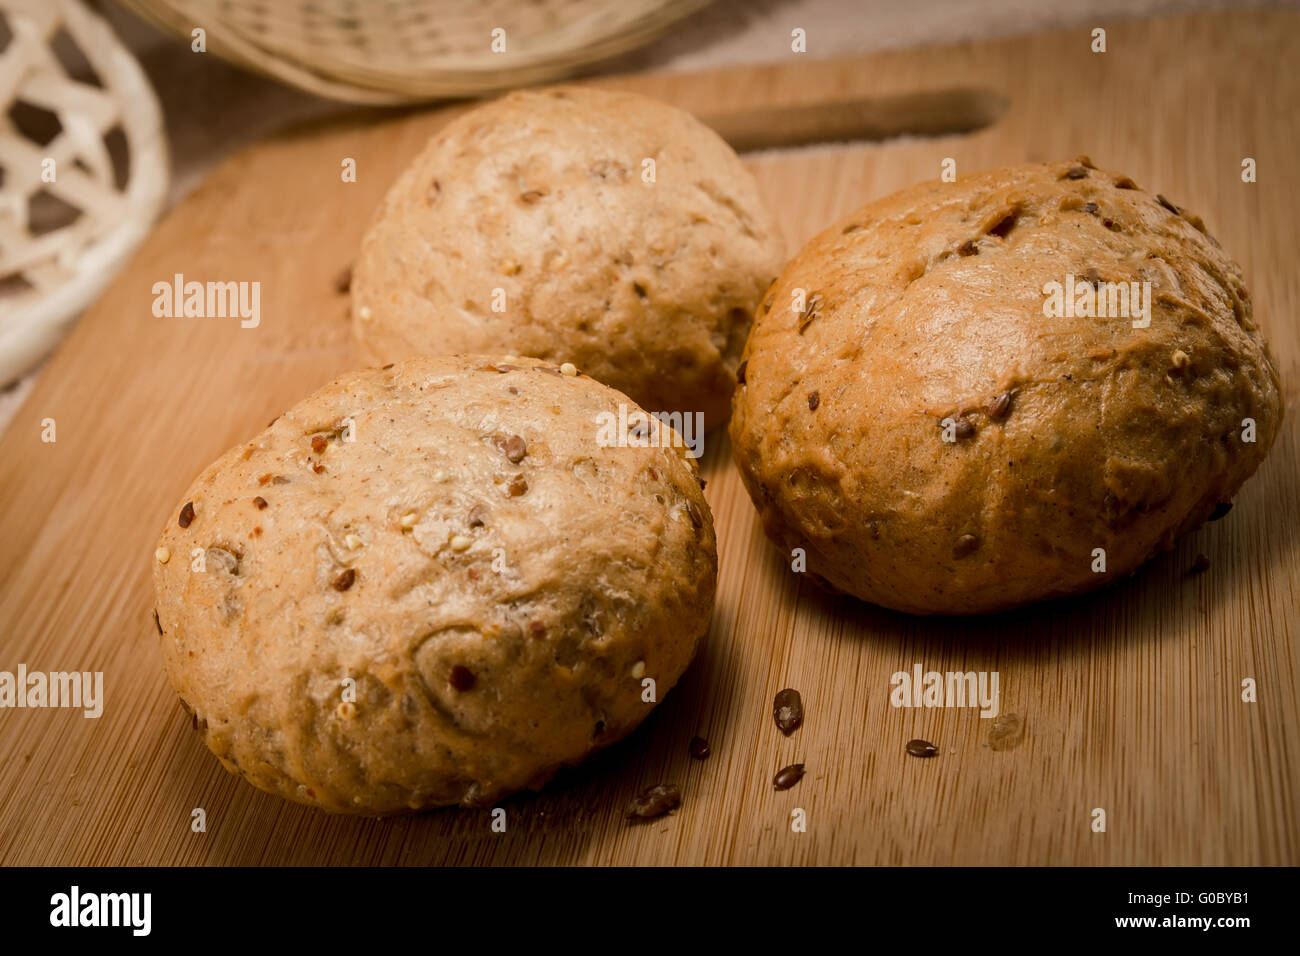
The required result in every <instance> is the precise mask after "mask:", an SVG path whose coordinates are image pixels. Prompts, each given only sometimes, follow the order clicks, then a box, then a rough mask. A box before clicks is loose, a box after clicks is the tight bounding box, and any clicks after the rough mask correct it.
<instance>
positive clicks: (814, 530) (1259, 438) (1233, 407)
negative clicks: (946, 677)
mask: <svg viewBox="0 0 1300 956" xmlns="http://www.w3.org/2000/svg"><path fill="white" fill-rule="evenodd" d="M1068 274H1072V275H1073V276H1075V277H1076V279H1077V280H1078V281H1079V282H1087V283H1089V284H1091V285H1093V287H1094V288H1096V287H1097V283H1098V282H1110V283H1117V282H1123V281H1135V282H1139V283H1140V282H1149V283H1150V292H1151V318H1150V326H1149V327H1148V328H1134V327H1133V323H1132V321H1130V320H1129V319H1128V318H1125V317H1118V318H1090V317H1074V318H1066V317H1056V318H1048V317H1046V316H1045V314H1044V302H1045V299H1046V298H1047V295H1046V294H1045V293H1046V292H1047V290H1048V289H1050V286H1049V285H1048V284H1049V283H1051V282H1057V283H1062V284H1064V283H1065V282H1066V276H1067V275H1068ZM797 289H803V290H805V292H806V296H807V304H808V306H809V307H808V308H806V309H804V310H803V311H802V312H801V313H799V314H796V313H795V312H794V311H793V309H792V307H791V306H792V304H793V299H792V296H793V295H794V293H795V290H797ZM1139 321H1140V319H1139ZM744 378H745V385H744V386H743V387H742V388H740V389H738V390H737V392H736V396H735V399H734V408H733V418H732V422H731V437H732V443H733V451H734V454H735V457H736V462H737V464H738V465H739V466H740V470H741V473H742V476H743V478H744V481H745V484H746V487H747V489H748V490H749V492H750V495H751V496H752V497H753V499H754V501H755V503H756V505H757V507H758V509H759V511H760V513H761V514H762V516H763V519H764V523H765V526H766V528H767V531H768V533H769V535H770V536H771V537H772V538H773V539H774V540H775V541H776V542H777V543H778V544H779V545H780V546H781V547H783V548H786V549H791V548H794V547H803V548H806V549H807V561H808V570H809V571H810V572H812V573H813V574H815V575H818V576H820V577H822V578H824V579H825V580H826V581H827V582H828V583H829V584H830V585H832V586H833V587H835V588H838V589H840V590H843V591H845V592H848V593H850V594H854V595H856V596H858V597H860V598H863V599H865V600H869V601H872V602H875V603H877V604H882V605H885V606H887V607H892V608H897V609H899V610H904V611H910V612H916V613H968V612H983V611H993V610H998V609H1002V608H1009V607H1013V606H1016V605H1019V604H1023V603H1025V602H1028V601H1034V600H1038V599H1041V598H1047V597H1052V596H1055V595H1065V594H1073V593H1077V592H1082V591H1086V590H1088V589H1090V588H1094V587H1098V586H1100V585H1102V584H1104V583H1106V582H1107V581H1111V580H1113V579H1114V578H1115V577H1116V576H1118V575H1122V574H1124V573H1126V572H1128V571H1131V570H1133V569H1134V568H1136V567H1138V566H1139V565H1140V564H1142V563H1143V562H1144V561H1146V560H1147V559H1148V558H1149V557H1150V556H1151V555H1152V554H1153V553H1155V552H1156V551H1158V550H1159V549H1161V548H1167V547H1169V545H1170V544H1171V543H1172V542H1173V540H1174V539H1175V538H1176V537H1177V536H1178V535H1179V534H1181V533H1183V532H1185V531H1188V530H1190V529H1192V528H1194V527H1196V526H1197V525H1199V524H1200V523H1201V522H1203V521H1204V520H1205V519H1206V518H1207V516H1208V515H1209V514H1210V513H1211V512H1212V511H1213V510H1214V508H1215V507H1216V505H1217V504H1219V503H1220V502H1223V501H1227V500H1228V499H1230V498H1231V497H1232V496H1233V495H1234V494H1235V493H1236V491H1237V489H1238V488H1239V487H1240V485H1241V484H1242V482H1243V481H1245V480H1246V478H1248V477H1249V476H1250V475H1251V474H1252V473H1253V472H1254V471H1255V469H1256V467H1257V466H1258V465H1259V463H1260V461H1261V460H1262V459H1263V457H1264V455H1265V454H1266V452H1267V451H1268V449H1269V447H1270V445H1271V444H1272V442H1273V439H1274V437H1275V435H1276V433H1277V429H1278V424H1279V421H1280V418H1281V414H1282V406H1281V401H1280V388H1279V381H1278V376H1277V372H1276V370H1275V368H1274V366H1273V363H1272V360H1271V358H1270V356H1269V353H1268V350H1267V346H1266V345H1265V343H1264V341H1263V339H1262V337H1261V335H1260V333H1259V331H1258V329H1257V327H1256V326H1255V323H1254V320H1253V316H1252V310H1251V304H1250V301H1249V298H1248V295H1247V293H1246V290H1245V288H1244V287H1243V285H1242V282H1241V275H1240V271H1239V269H1238V268H1237V266H1236V265H1235V264H1233V263H1232V262H1231V261H1230V260H1229V259H1228V258H1227V257H1226V256H1225V255H1224V254H1223V252H1222V251H1221V250H1220V249H1219V246H1218V243H1216V242H1215V241H1214V240H1213V239H1212V238H1211V237H1210V236H1208V235H1207V234H1206V233H1205V231H1204V226H1203V225H1202V223H1201V222H1200V220H1199V219H1198V218H1196V217H1195V216H1192V215H1191V214H1189V213H1187V212H1186V211H1184V210H1178V209H1177V207H1175V206H1174V205H1173V204H1172V203H1170V202H1168V201H1167V200H1165V199H1164V198H1163V197H1156V196H1152V195H1150V194H1148V193H1146V192H1143V191H1142V190H1140V189H1137V188H1136V187H1135V186H1134V185H1133V184H1132V181H1131V180H1129V179H1128V178H1127V177H1123V176H1119V175H1116V174H1114V173H1109V172H1105V171H1102V170H1099V169H1096V168H1094V167H1092V165H1091V163H1089V162H1088V161H1087V160H1086V158H1081V159H1080V160H1079V161H1074V162H1058V163H1049V164H1045V165H1026V166H1016V167H1011V168H1006V169H997V170H992V171H989V172H984V173H980V174H977V175H974V176H970V177H966V178H964V179H962V180H960V181H959V182H957V183H929V184H921V185H918V186H916V187H913V188H911V189H907V190H904V191H902V192H900V193H897V194H895V195H892V196H889V197H887V198H885V199H882V200H879V201H878V202H874V203H872V204H870V205H868V206H866V207H864V208H863V209H860V210H858V211H857V212H855V213H854V214H853V215H851V216H849V217H847V218H845V219H844V220H842V221H841V222H840V223H838V224H836V225H835V226H833V227H831V228H830V229H827V230H826V231H825V232H823V233H822V234H820V235H819V236H817V237H816V238H815V239H813V240H812V242H810V243H809V244H808V245H807V246H806V247H805V248H804V249H803V250H802V251H801V252H800V253H799V254H798V255H797V256H796V257H795V259H794V260H793V261H792V262H790V263H789V264H788V265H787V267H786V269H785V270H784V271H783V272H782V274H781V276H780V277H779V278H778V279H777V281H776V282H775V283H774V285H773V287H772V289H771V291H770V292H769V294H768V296H767V297H766V298H765V305H764V306H763V307H761V308H760V310H759V315H758V317H757V318H756V322H755V327H754V330H753V332H752V334H751V336H750V340H749V343H748V346H747V349H746V365H745V369H744ZM814 396H815V397H814ZM1247 418H1249V419H1253V420H1254V421H1255V423H1256V426H1255V427H1256V432H1255V438H1256V440H1255V442H1254V443H1247V442H1244V441H1243V437H1242V436H1243V425H1242V422H1243V419H1247ZM944 419H949V420H950V427H949V429H944V428H942V427H941V423H942V422H943V420H944ZM945 431H947V435H948V437H955V438H956V439H957V440H956V441H953V442H945V441H943V440H942V439H943V437H944V434H945ZM1096 548H1103V549H1105V555H1106V573H1096V572H1094V571H1093V566H1094V562H1095V557H1094V549H1096Z"/></svg>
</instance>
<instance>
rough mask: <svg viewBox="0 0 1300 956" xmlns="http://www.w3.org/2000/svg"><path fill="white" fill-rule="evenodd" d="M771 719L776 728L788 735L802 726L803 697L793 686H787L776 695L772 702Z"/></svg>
mask: <svg viewBox="0 0 1300 956" xmlns="http://www.w3.org/2000/svg"><path fill="white" fill-rule="evenodd" d="M772 719H773V720H775V721H776V726H777V729H779V730H780V731H781V733H783V734H785V735H786V736H787V737H789V736H790V735H791V734H792V733H794V732H795V731H796V730H798V729H799V728H800V727H802V726H803V698H802V697H800V696H799V692H798V691H797V690H795V689H794V688H793V687H787V688H785V690H783V691H780V692H779V693H778V694H777V695H776V700H774V701H773V703H772Z"/></svg>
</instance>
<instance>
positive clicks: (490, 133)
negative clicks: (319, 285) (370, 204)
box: [352, 87, 784, 427]
mask: <svg viewBox="0 0 1300 956" xmlns="http://www.w3.org/2000/svg"><path fill="white" fill-rule="evenodd" d="M646 159H652V160H653V161H654V164H655V165H654V182H653V183H647V182H645V181H644V179H643V172H644V168H643V162H644V161H645V160H646ZM783 253H784V247H783V244H782V241H781V238H780V233H779V232H778V230H777V228H776V225H775V222H774V220H773V219H772V217H771V215H770V214H769V213H768V212H767V211H766V209H765V208H764V207H763V204H762V202H761V200H760V199H759V196H758V190H757V187H756V186H755V184H754V180H753V177H752V176H750V174H749V173H748V171H747V170H746V169H745V168H744V166H743V165H742V164H741V162H740V160H739V159H738V158H737V156H736V154H735V153H734V152H733V151H732V150H731V148H730V147H729V146H727V144H726V143H724V142H723V141H722V140H721V139H720V138H719V137H718V136H717V135H716V134H715V133H714V132H713V131H712V130H710V129H708V128H707V127H705V126H704V125H703V124H701V123H699V122H698V121H697V120H695V119H694V118H693V117H691V116H690V115H689V114H687V113H685V112H683V111H682V110H679V109H676V108H674V107H671V106H668V105H667V104H664V103H660V102H657V101H655V100H651V99H647V98H645V97H641V96H636V95H633V94H630V93H615V92H608V91H603V90H595V89H585V88H579V87H558V88H554V89H549V90H545V91H540V92H535V91H524V92H519V93H513V94H510V95H509V96H506V97H504V98H502V99H499V100H496V101H495V102H492V103H489V104H487V105H485V106H481V107H479V108H477V109H474V110H472V111H470V112H468V113H466V114H465V115H464V116H462V117H460V118H458V119H456V120H454V121H453V122H451V123H450V124H448V125H447V126H446V127H445V128H444V129H443V130H441V131H440V132H439V133H438V134H437V135H435V136H434V137H433V139H432V140H431V141H430V142H429V144H428V146H427V147H426V148H425V150H424V152H423V153H422V154H421V155H420V156H419V157H418V158H416V160H415V161H414V162H413V163H412V164H411V166H410V167H409V168H408V169H407V170H406V171H405V172H404V173H403V174H402V176H401V177H400V178H399V179H398V180H397V182H396V183H395V184H394V186H393V187H392V189H391V190H390V191H389V193H388V196H387V197H386V198H385V200H384V202H383V203H382V205H381V206H380V208H379V210H378V211H377V213H376V216H375V219H374V221H373V222H372V224H371V226H370V229H369V231H368V232H367V234H366V237H365V239H364V241H363V242H362V248H361V253H360V258H359V259H358V260H357V263H356V268H355V271H354V274H353V280H352V304H353V316H354V329H355V332H356V335H357V339H358V342H359V343H360V347H361V352H362V356H363V358H364V359H365V360H366V361H367V362H371V363H373V364H376V365H379V364H383V363H385V362H392V361H397V360H400V359H402V358H406V357H407V356H410V355H413V354H441V353H452V352H514V353H518V354H521V355H536V356H538V357H541V358H545V359H549V360H552V361H555V362H565V361H569V362H573V363H574V364H575V365H577V366H578V367H579V368H581V369H583V370H584V371H585V372H587V373H589V374H590V375H592V376H593V377H594V378H597V379H599V380H600V381H603V382H605V383H606V384H609V385H612V386H613V387H615V388H618V389H619V390H621V391H623V392H625V393H627V394H628V395H630V396H631V397H632V399H633V400H634V401H636V402H637V403H639V404H640V405H641V406H642V407H644V408H647V409H649V410H652V411H672V410H690V411H702V412H704V413H705V416H706V422H707V423H708V425H709V427H712V425H714V424H716V423H720V422H721V421H723V420H724V419H725V417H726V415H727V413H728V411H729V402H730V396H731V392H732V390H733V389H734V387H735V371H736V366H737V364H738V363H739V361H740V351H741V349H742V348H743V347H744V343H745V336H746V335H747V334H748V332H749V324H750V319H751V316H752V314H753V310H754V309H755V308H756V306H757V304H758V301H759V298H760V296H761V295H762V294H763V290H764V289H766V287H767V285H768V283H769V282H771V280H772V279H773V277H775V275H776V273H777V271H778V270H779V269H780V267H781V263H782V261H783ZM494 290H500V293H499V296H504V298H503V299H502V298H500V297H498V298H497V299H496V300H494V294H497V293H495V291H494ZM494 305H497V306H498V307H504V311H493V306H494Z"/></svg>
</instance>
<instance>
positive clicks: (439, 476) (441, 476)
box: [433, 468, 447, 481]
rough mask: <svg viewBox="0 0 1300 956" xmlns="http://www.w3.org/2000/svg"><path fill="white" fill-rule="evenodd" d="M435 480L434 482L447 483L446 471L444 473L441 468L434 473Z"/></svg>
mask: <svg viewBox="0 0 1300 956" xmlns="http://www.w3.org/2000/svg"><path fill="white" fill-rule="evenodd" d="M433 480H434V481H446V480H447V473H446V472H445V471H443V470H442V469H441V468H439V469H438V470H437V471H435V472H434V473H433Z"/></svg>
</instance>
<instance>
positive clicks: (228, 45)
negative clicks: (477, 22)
mask: <svg viewBox="0 0 1300 956" xmlns="http://www.w3.org/2000/svg"><path fill="white" fill-rule="evenodd" d="M120 2H122V3H123V4H124V5H125V6H127V7H129V8H130V9H132V10H134V11H136V12H137V13H139V14H140V15H141V16H143V17H145V18H146V19H147V20H149V21H150V22H152V23H153V24H154V25H155V26H158V27H159V28H161V29H163V30H164V31H166V32H168V33H171V34H173V35H176V36H178V37H183V38H185V39H186V40H188V39H189V38H190V37H191V31H192V30H193V29H194V28H195V27H196V26H198V25H202V26H203V28H204V30H205V31H206V44H207V51H208V52H209V53H212V54H214V55H216V56H219V57H221V58H223V59H226V60H229V61H231V62H234V63H236V64H237V65H239V66H241V67H243V68H245V69H250V70H253V71H255V72H259V73H262V74H263V75H267V76H270V77H272V78H274V79H277V80H279V81H281V82H284V83H288V84H290V85H292V86H296V87H298V88H299V89H302V90H305V91H307V92H310V93H315V94H317V95H321V96H325V97H328V98H331V99H336V100H343V101H347V102H354V103H364V104H369V105H399V104H407V103H417V102H421V101H425V100H430V99H436V98H443V97H460V96H479V95H484V94H488V93H494V92H500V91H502V90H505V89H509V88H511V87H516V86H527V85H533V84H537V83H543V82H547V81H550V80H556V79H562V78H565V77H568V76H572V75H573V74H574V73H576V72H578V71H580V70H582V69H584V68H586V67H589V66H591V65H593V64H595V63H599V62H601V61H602V60H606V59H609V58H610V57H613V56H616V55H618V54H619V53H623V52H627V51H628V50H630V49H634V48H636V47H638V46H641V45H644V44H645V43H646V42H649V41H650V40H652V39H654V38H655V37H656V36H659V35H661V34H662V33H663V32H664V31H665V30H666V29H667V28H668V27H670V26H671V25H672V24H673V23H675V22H677V21H678V20H680V19H682V18H683V17H685V16H687V15H689V14H691V13H693V12H695V11H696V10H699V9H701V8H703V7H704V6H706V5H707V4H708V3H709V2H710V0H645V2H644V5H643V6H642V7H641V8H640V9H639V10H638V11H637V13H636V15H634V16H632V15H629V16H627V17H625V18H624V19H623V22H622V23H621V29H620V30H619V31H618V32H614V33H609V32H604V33H598V34H593V35H592V36H590V37H589V38H588V39H587V41H586V42H585V43H583V44H581V45H579V46H577V47H575V46H574V44H573V43H572V37H569V38H568V39H569V42H568V43H567V44H562V43H559V42H556V41H557V38H563V37H564V36H565V31H563V30H551V31H548V32H547V33H545V34H535V35H534V36H533V39H536V38H537V37H543V38H545V39H546V41H547V42H546V43H544V44H541V45H538V46H537V47H536V48H531V47H529V48H525V49H524V50H522V51H520V49H519V47H518V45H517V44H518V41H517V40H516V45H515V46H514V48H513V50H512V52H511V53H510V54H508V55H509V58H510V59H509V65H506V66H502V65H498V63H496V62H494V60H496V58H497V56H496V55H492V54H488V55H484V56H482V57H480V58H477V59H476V58H472V57H464V58H460V59H457V58H452V60H451V64H450V65H446V64H447V62H448V61H447V59H443V60H442V61H441V64H442V65H439V66H438V67H421V68H419V69H411V68H401V69H395V68H379V67H375V66H373V65H366V64H362V63H353V62H343V61H340V60H337V59H335V60H329V61H323V60H322V59H321V58H313V59H310V60H308V59H305V58H304V57H303V56H301V55H295V54H293V53H291V52H288V51H286V50H284V49H282V48H280V47H278V46H276V45H274V44H270V43H268V42H267V41H265V40H264V39H259V38H257V37H254V36H249V35H248V34H246V33H245V32H244V31H242V30H240V29H238V28H237V27H235V26H232V25H231V24H229V23H228V22H226V21H224V20H222V19H221V18H220V16H219V15H208V14H205V15H204V22H203V23H202V24H199V23H197V22H196V17H195V14H194V12H193V4H192V3H188V2H186V0H120ZM629 9H630V7H629ZM587 19H594V18H593V17H588V18H587ZM567 26H568V27H572V26H573V25H572V24H570V25H567ZM570 32H573V31H572V30H570ZM480 63H481V64H482V65H478V64H480Z"/></svg>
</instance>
